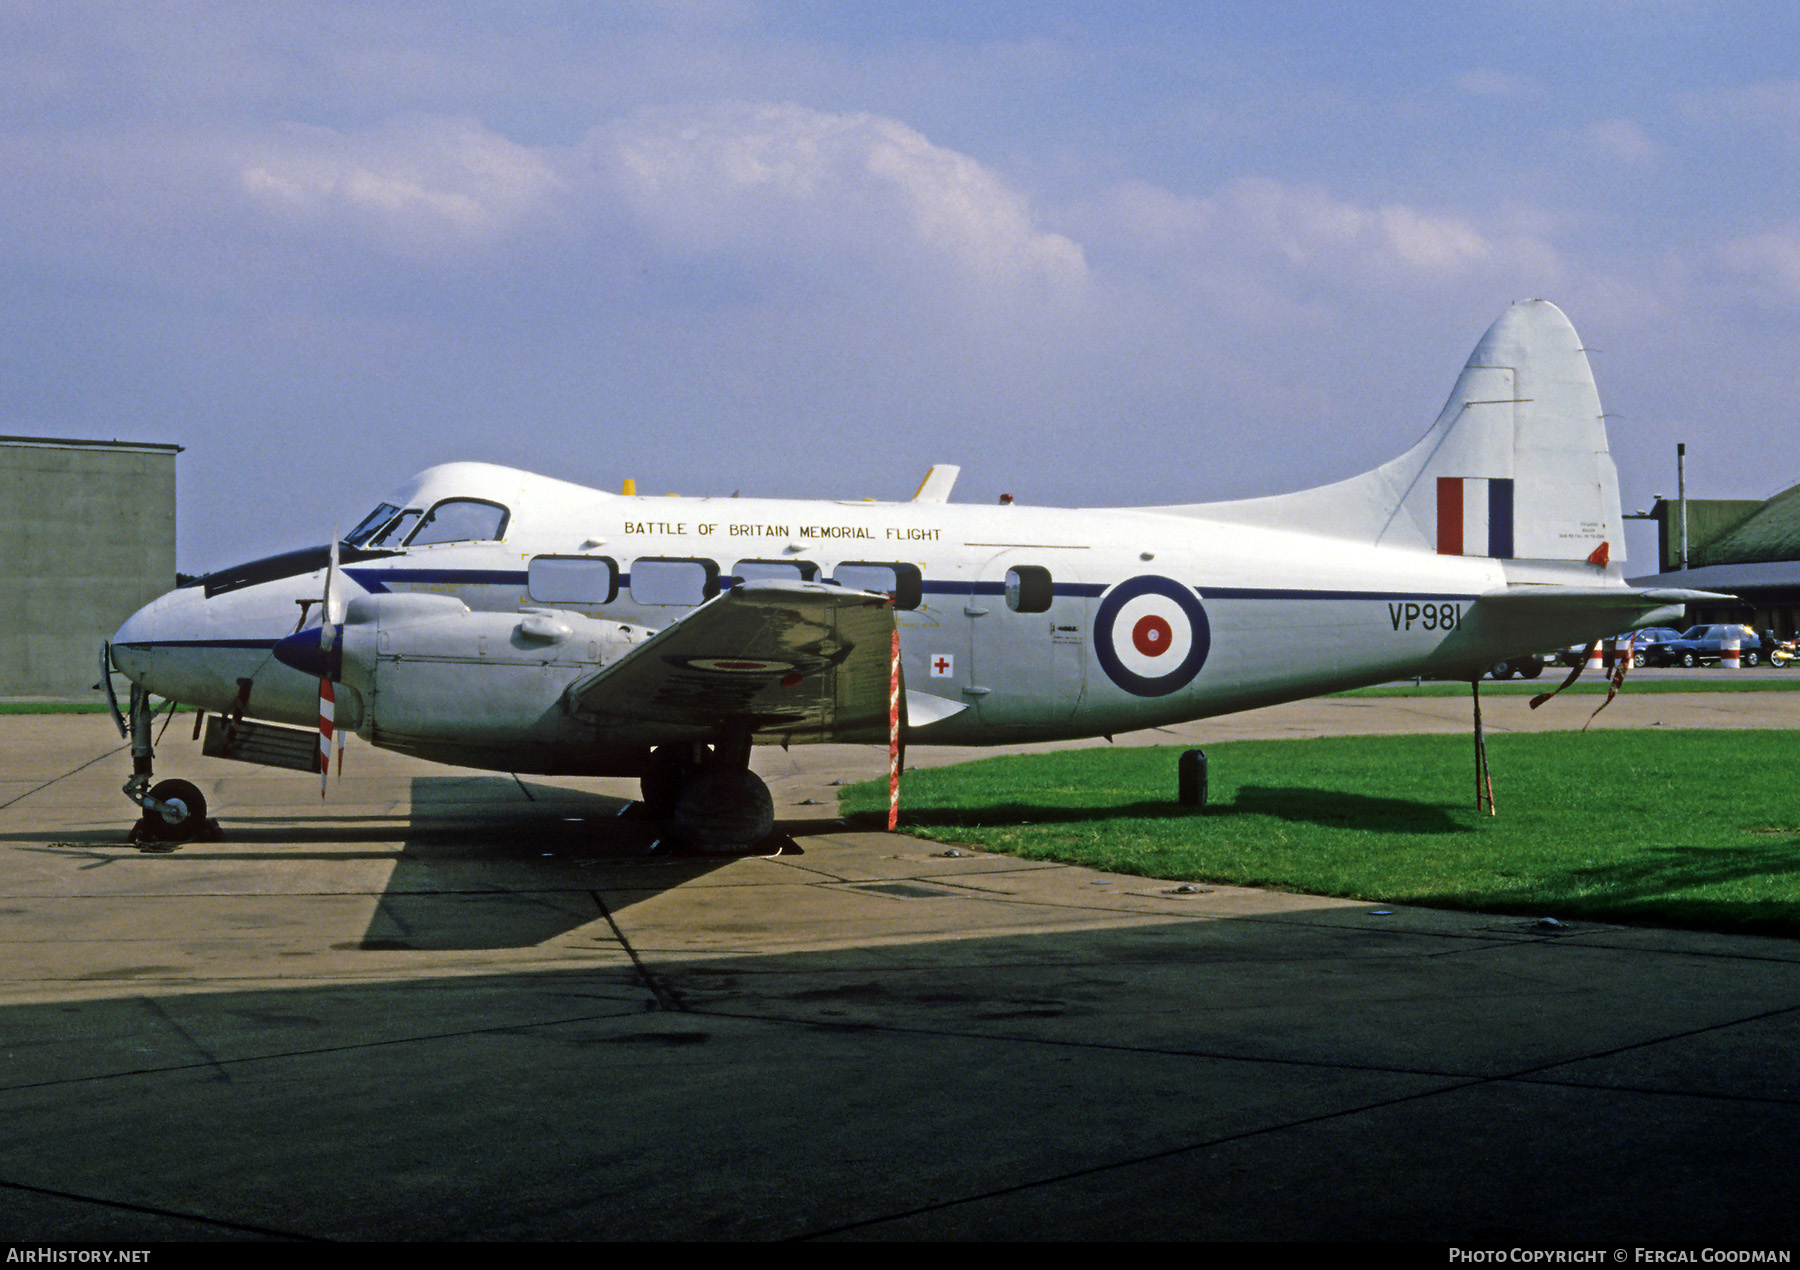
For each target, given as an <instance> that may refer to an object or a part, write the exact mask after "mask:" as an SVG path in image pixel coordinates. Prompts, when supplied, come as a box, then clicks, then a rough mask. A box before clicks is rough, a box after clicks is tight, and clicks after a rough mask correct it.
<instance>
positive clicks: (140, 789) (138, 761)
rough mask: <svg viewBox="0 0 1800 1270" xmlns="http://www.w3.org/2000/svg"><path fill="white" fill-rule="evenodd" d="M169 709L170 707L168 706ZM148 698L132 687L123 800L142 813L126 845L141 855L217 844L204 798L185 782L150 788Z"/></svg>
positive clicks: (151, 760)
mask: <svg viewBox="0 0 1800 1270" xmlns="http://www.w3.org/2000/svg"><path fill="white" fill-rule="evenodd" d="M171 708H173V703H171ZM155 713H156V712H155V710H153V709H152V708H151V705H150V694H149V693H148V692H146V691H144V690H143V689H142V688H140V687H138V686H137V685H135V684H134V685H132V689H131V705H130V711H129V727H130V733H131V779H130V780H128V781H126V782H125V786H124V789H125V797H127V798H129V799H130V800H131V801H132V802H134V803H136V804H137V805H138V806H139V807H142V808H143V809H144V814H143V816H142V817H140V818H139V820H138V822H137V824H135V825H133V826H132V828H131V837H130V838H129V839H128V841H130V842H133V843H135V844H137V846H138V848H139V850H142V851H173V850H174V849H175V847H176V845H177V844H178V843H183V842H192V841H194V840H195V839H196V838H201V837H205V838H208V839H211V840H215V841H216V840H217V838H218V836H219V822H218V821H216V820H209V819H207V815H206V795H204V794H202V793H201V792H200V791H199V789H198V788H196V787H195V786H194V785H193V784H192V783H191V782H189V781H181V780H168V781H158V782H157V783H156V784H154V785H152V784H151V783H150V780H151V777H152V776H153V775H154V774H155V773H154V771H153V770H152V769H153V766H154V759H155V746H154V744H153V743H152V741H151V739H150V723H151V720H152V719H153V718H154V716H155Z"/></svg>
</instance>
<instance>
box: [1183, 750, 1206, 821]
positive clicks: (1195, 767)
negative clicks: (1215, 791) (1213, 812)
mask: <svg viewBox="0 0 1800 1270" xmlns="http://www.w3.org/2000/svg"><path fill="white" fill-rule="evenodd" d="M1175 774H1176V785H1177V789H1178V791H1179V792H1178V794H1177V796H1176V797H1177V800H1178V801H1179V802H1180V803H1181V805H1182V806H1183V807H1204V806H1206V751H1205V750H1183V751H1182V754H1181V757H1180V758H1179V759H1177V760H1176V763H1175Z"/></svg>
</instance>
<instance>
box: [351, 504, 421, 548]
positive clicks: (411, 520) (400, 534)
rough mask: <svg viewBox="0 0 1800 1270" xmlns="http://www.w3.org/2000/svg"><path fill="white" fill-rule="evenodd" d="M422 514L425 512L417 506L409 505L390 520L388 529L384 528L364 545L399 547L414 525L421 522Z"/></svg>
mask: <svg viewBox="0 0 1800 1270" xmlns="http://www.w3.org/2000/svg"><path fill="white" fill-rule="evenodd" d="M421 515H423V513H422V512H420V511H419V509H418V508H417V507H408V508H407V509H406V510H405V511H403V512H401V513H400V514H399V515H398V516H396V517H395V518H394V519H393V520H392V521H390V522H389V523H388V526H387V528H386V529H383V530H382V531H381V532H380V533H378V534H376V535H375V536H374V537H372V538H370V539H369V541H368V542H367V543H364V544H363V545H364V546H368V547H398V546H399V545H400V544H401V542H402V541H404V540H405V538H406V535H407V533H408V532H409V531H410V530H411V529H412V527H413V526H414V525H416V524H418V523H419V517H420V516H421Z"/></svg>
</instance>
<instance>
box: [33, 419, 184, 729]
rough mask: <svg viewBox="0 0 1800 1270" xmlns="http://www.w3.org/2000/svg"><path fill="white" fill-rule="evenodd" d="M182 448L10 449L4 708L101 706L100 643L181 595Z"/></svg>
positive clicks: (89, 445) (88, 445) (63, 445)
mask: <svg viewBox="0 0 1800 1270" xmlns="http://www.w3.org/2000/svg"><path fill="white" fill-rule="evenodd" d="M178 448H179V447H176V446H173V445H131V444H126V443H119V442H76V441H53V440H37V439H31V438H15V437H0V697H91V695H92V694H90V693H89V691H88V689H89V687H90V686H91V685H92V684H93V683H94V681H95V680H96V679H98V678H99V666H100V644H101V641H103V640H105V639H108V638H110V637H111V635H112V633H113V632H114V631H115V630H117V629H118V627H119V623H120V622H122V621H124V620H125V619H126V618H127V617H129V616H130V615H131V614H132V612H134V611H135V610H136V609H137V608H139V607H140V606H142V605H143V604H145V603H147V602H148V601H150V600H152V599H154V598H155V597H156V596H158V595H161V594H162V593H163V592H164V591H167V590H168V589H169V588H170V587H172V586H174V585H175V455H176V452H177V450H178Z"/></svg>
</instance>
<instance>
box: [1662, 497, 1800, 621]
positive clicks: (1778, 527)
mask: <svg viewBox="0 0 1800 1270" xmlns="http://www.w3.org/2000/svg"><path fill="white" fill-rule="evenodd" d="M1686 510H1687V524H1688V567H1687V568H1686V569H1682V568H1681V561H1680V556H1681V549H1680V541H1679V529H1678V526H1679V524H1680V516H1681V508H1680V505H1679V504H1677V503H1676V502H1674V501H1672V500H1669V499H1661V500H1658V502H1657V504H1656V506H1655V507H1654V508H1652V509H1651V512H1650V515H1651V517H1652V518H1653V519H1655V520H1658V521H1660V522H1661V530H1660V533H1659V537H1660V540H1661V544H1660V545H1661V549H1662V568H1663V570H1664V572H1662V573H1658V574H1655V575H1653V576H1651V577H1646V578H1633V579H1632V581H1633V582H1634V583H1637V584H1639V585H1642V586H1679V587H1693V588H1694V589H1696V590H1700V591H1722V592H1725V593H1727V594H1730V595H1735V596H1737V597H1738V598H1739V599H1740V600H1741V601H1742V603H1740V604H1735V605H1732V604H1711V605H1706V604H1696V605H1689V606H1688V620H1689V621H1690V622H1695V623H1699V622H1745V623H1748V624H1749V625H1751V626H1753V627H1755V628H1756V629H1757V630H1759V631H1761V630H1773V631H1774V632H1775V633H1776V634H1777V635H1778V636H1780V637H1781V638H1783V639H1786V638H1788V637H1790V636H1792V635H1794V634H1795V633H1796V631H1800V485H1796V486H1793V487H1792V488H1791V489H1785V490H1783V491H1782V492H1781V493H1779V494H1777V495H1775V496H1774V497H1773V498H1770V499H1768V500H1766V501H1761V502H1759V501H1757V500H1755V499H1694V498H1690V499H1688V500H1687V509H1686Z"/></svg>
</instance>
